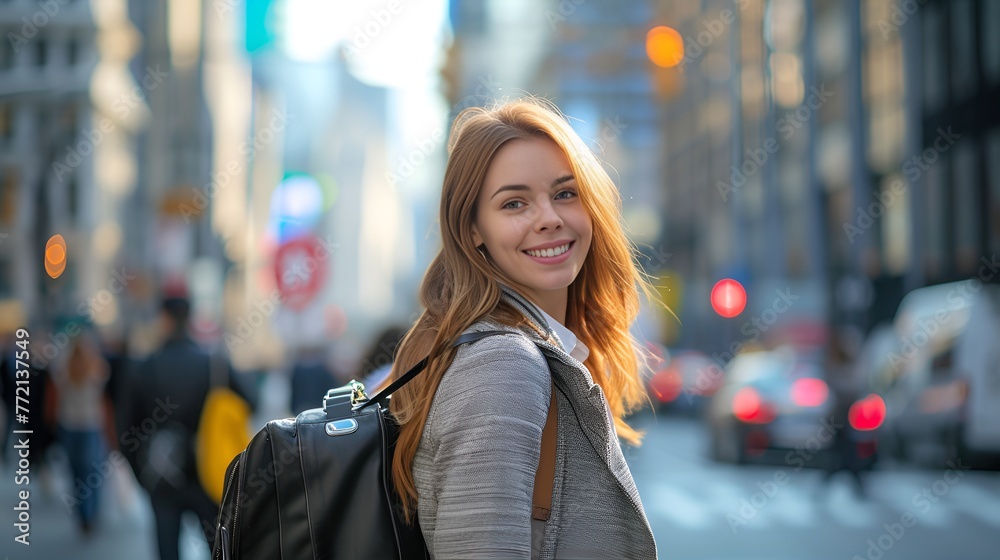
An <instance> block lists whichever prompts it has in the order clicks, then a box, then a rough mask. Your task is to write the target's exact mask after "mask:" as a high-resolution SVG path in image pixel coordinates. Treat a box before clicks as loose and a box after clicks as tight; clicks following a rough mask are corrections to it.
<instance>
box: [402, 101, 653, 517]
mask: <svg viewBox="0 0 1000 560" xmlns="http://www.w3.org/2000/svg"><path fill="white" fill-rule="evenodd" d="M533 137H543V138H549V139H551V140H552V141H553V142H555V143H556V145H558V146H559V148H560V149H562V151H563V152H564V153H565V154H566V157H567V159H568V161H569V164H570V167H571V170H572V172H573V175H574V177H576V182H577V184H578V186H579V195H580V201H581V203H582V204H583V205H584V208H586V210H587V212H588V213H589V215H590V217H591V220H592V222H593V229H594V233H593V241H592V242H591V247H590V252H589V254H588V255H587V258H586V260H585V261H584V264H583V267H582V269H581V271H580V274H579V275H578V276H577V278H576V280H574V282H573V283H572V284H571V285H570V287H569V291H568V299H569V301H568V304H567V310H566V327H567V328H569V329H570V330H572V331H573V332H574V333H575V334H576V335H577V336H578V338H579V339H580V340H581V341H583V343H584V344H586V345H587V347H588V348H589V349H590V357H589V358H588V359H587V361H586V363H585V365H586V366H587V368H588V369H589V370H590V371H591V372H592V373H593V377H594V381H595V382H596V383H597V384H599V385H600V386H601V388H602V389H603V390H604V394H605V395H606V396H607V399H608V404H609V405H610V407H611V413H612V415H613V416H614V418H615V425H616V428H617V431H618V435H619V436H620V437H622V438H624V439H625V440H626V441H628V442H630V443H632V444H638V443H639V441H640V439H641V434H640V433H639V432H637V431H636V430H634V429H632V428H631V427H630V426H629V425H628V424H626V423H625V421H624V420H623V418H624V416H625V415H626V414H628V413H629V412H631V411H633V410H635V409H637V408H639V407H640V406H641V405H642V404H643V403H644V402H646V393H645V390H644V386H643V380H642V378H641V375H640V373H639V367H638V365H639V364H638V357H637V354H636V347H635V344H634V343H633V340H632V337H631V336H630V334H629V330H628V329H629V326H630V325H631V324H632V322H633V321H634V320H635V318H636V316H637V315H638V313H639V294H638V290H640V289H641V290H642V291H643V292H645V293H646V294H647V295H648V294H650V293H651V291H650V289H649V284H648V282H647V280H646V278H645V276H644V275H643V273H642V272H641V271H640V269H639V267H638V265H637V264H636V262H635V255H636V252H635V250H634V248H633V246H632V245H631V243H630V242H629V240H628V238H627V237H626V235H625V233H624V231H623V229H622V226H621V222H620V220H621V211H620V205H621V198H620V196H619V194H618V190H617V188H616V187H615V185H614V182H613V181H612V180H611V178H610V177H609V176H608V174H607V172H606V171H605V170H604V168H603V167H602V166H601V164H600V162H599V161H598V160H597V158H596V157H595V156H594V154H593V152H592V151H591V150H590V149H589V148H588V147H587V146H586V144H584V143H583V141H582V140H581V139H580V137H579V136H577V134H576V133H575V132H574V131H573V129H572V128H571V127H570V126H569V123H567V122H566V120H565V119H564V118H563V117H562V115H561V114H560V113H559V112H558V109H556V108H555V107H554V106H551V105H549V104H547V103H545V102H544V101H540V100H537V99H524V100H518V101H513V102H508V103H504V104H500V105H497V106H495V107H493V108H490V109H485V108H480V107H474V108H469V109H466V110H464V111H462V113H460V114H459V115H458V117H457V118H456V119H455V123H454V125H453V126H452V130H451V135H450V137H449V146H448V148H449V150H448V151H449V158H448V165H447V167H446V169H445V174H444V185H443V188H442V192H441V209H440V226H441V240H442V246H441V250H440V252H439V253H438V254H437V256H436V257H435V258H434V260H433V262H431V265H430V267H429V268H428V269H427V272H426V274H425V275H424V279H423V282H422V284H421V286H420V303H421V305H422V306H423V308H424V311H423V313H422V314H421V315H420V318H419V319H418V320H417V322H416V323H415V325H414V326H413V328H412V329H411V330H410V332H409V333H408V334H407V335H406V338H404V339H403V342H402V343H401V345H400V348H399V353H398V355H397V357H396V361H395V364H394V366H393V371H392V375H391V377H390V379H391V380H395V379H397V378H398V377H399V376H400V375H402V374H403V373H405V372H406V371H407V370H408V369H409V368H410V367H412V366H413V365H414V364H416V363H417V362H418V361H420V360H421V359H422V358H424V357H425V356H430V360H428V367H427V369H426V370H425V371H424V372H423V373H422V374H420V376H418V377H417V378H415V379H414V380H413V381H411V382H410V383H408V384H407V385H405V386H404V387H403V388H402V389H400V390H398V391H397V392H396V393H394V394H393V396H392V399H391V402H392V404H391V410H392V413H393V415H394V416H395V418H396V421H397V422H398V423H399V424H400V432H399V439H398V440H397V442H396V449H395V454H394V457H393V464H392V475H393V481H394V483H395V485H396V490H397V491H398V493H399V494H400V496H401V498H402V500H403V509H404V512H405V514H406V517H407V519H409V517H410V516H411V513H412V511H413V510H414V508H415V505H416V501H417V490H416V486H415V484H414V481H413V475H412V471H411V468H412V465H413V458H414V456H415V454H416V452H417V447H418V445H419V443H420V438H421V435H422V433H423V427H424V423H425V422H426V421H427V415H428V413H429V412H430V407H431V404H432V402H433V399H434V395H435V393H436V392H437V388H438V385H439V384H440V382H441V379H442V377H444V374H445V372H446V371H447V369H448V367H449V366H450V365H451V362H452V360H453V358H454V355H455V350H454V349H453V348H451V344H452V343H453V342H454V340H455V339H456V338H457V337H458V336H459V335H460V334H462V332H464V331H465V330H466V329H468V328H469V326H471V325H472V324H473V323H475V322H476V321H478V320H480V319H483V318H489V319H492V320H494V321H497V322H499V323H501V324H506V325H512V326H519V325H526V324H529V323H528V321H527V319H526V318H525V317H523V315H521V314H520V313H519V312H518V311H516V310H515V309H513V308H512V307H511V306H509V305H507V304H506V303H504V302H503V301H502V300H501V297H500V296H501V288H500V285H501V283H504V284H507V285H514V282H513V281H512V280H511V279H510V278H508V277H506V275H504V274H503V273H502V272H501V271H500V270H499V269H498V268H496V267H494V266H492V265H491V264H490V263H489V262H488V261H487V260H486V259H484V258H482V256H481V255H480V254H479V253H478V251H477V249H476V247H475V245H474V244H473V240H472V239H473V237H472V225H473V223H474V222H475V220H476V200H477V197H478V195H479V191H480V189H481V188H482V185H483V182H484V180H485V177H486V172H487V170H488V169H489V166H490V164H491V163H492V161H493V157H494V156H495V154H496V153H497V150H499V149H500V147H501V146H502V145H504V144H505V143H506V142H508V141H510V140H514V139H527V138H533Z"/></svg>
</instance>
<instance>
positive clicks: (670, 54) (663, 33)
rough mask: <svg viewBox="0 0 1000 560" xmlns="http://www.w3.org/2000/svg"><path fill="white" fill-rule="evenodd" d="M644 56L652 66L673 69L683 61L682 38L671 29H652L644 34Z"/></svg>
mask: <svg viewBox="0 0 1000 560" xmlns="http://www.w3.org/2000/svg"><path fill="white" fill-rule="evenodd" d="M646 54H647V55H649V60H651V61H653V64H655V65H657V66H659V67H661V68H673V67H674V66H677V65H678V64H680V63H681V61H682V60H684V38H683V37H681V34H680V33H678V32H677V30H676V29H673V28H671V27H667V26H665V25H659V26H657V27H654V28H652V29H650V30H649V33H647V34H646Z"/></svg>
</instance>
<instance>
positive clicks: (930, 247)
mask: <svg viewBox="0 0 1000 560" xmlns="http://www.w3.org/2000/svg"><path fill="white" fill-rule="evenodd" d="M944 158H945V155H943V156H942V160H941V161H940V162H938V163H937V164H936V165H931V166H929V167H928V168H927V171H926V172H925V173H924V192H925V193H926V196H927V199H926V200H927V203H926V204H925V205H924V208H925V209H926V212H927V215H926V221H925V222H924V247H925V249H926V255H927V273H928V276H929V277H930V278H931V279H934V278H935V277H937V276H939V275H940V274H941V273H942V272H944V270H943V266H944V254H945V247H944V245H945V232H944V218H945V217H944V209H945V204H944V196H943V195H944V193H943V187H942V183H943V181H942V178H943V177H942V175H943V173H942V169H941V168H942V167H944V165H945V164H944Z"/></svg>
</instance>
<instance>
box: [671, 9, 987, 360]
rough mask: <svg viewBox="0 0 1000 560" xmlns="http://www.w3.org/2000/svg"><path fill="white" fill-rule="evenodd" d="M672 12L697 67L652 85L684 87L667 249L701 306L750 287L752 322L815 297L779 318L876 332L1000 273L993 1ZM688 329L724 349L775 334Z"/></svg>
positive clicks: (711, 324)
mask: <svg viewBox="0 0 1000 560" xmlns="http://www.w3.org/2000/svg"><path fill="white" fill-rule="evenodd" d="M656 6H657V15H658V19H657V23H661V24H665V25H670V26H672V27H674V28H676V29H677V30H679V31H680V33H681V35H682V36H683V37H684V38H685V40H684V42H685V58H684V60H683V62H682V63H681V64H680V65H678V66H677V67H675V68H667V69H661V68H655V69H654V70H653V71H654V72H656V73H659V74H661V75H662V76H661V78H660V79H661V80H663V81H664V83H666V84H668V87H665V88H664V89H663V90H662V91H661V93H662V96H661V101H662V103H663V112H664V123H663V125H664V126H663V133H664V137H665V146H666V148H665V153H664V158H663V159H664V162H665V163H664V165H665V181H664V188H665V190H666V193H667V194H666V196H667V200H666V204H665V207H664V216H665V219H666V229H665V234H664V239H665V243H666V244H667V246H669V247H671V248H672V250H673V251H674V252H675V253H678V254H686V255H688V256H687V257H685V258H684V259H678V260H677V263H678V265H679V267H680V269H681V275H682V277H684V278H691V279H694V280H695V282H693V283H692V282H688V284H689V285H691V286H692V287H695V288H696V289H699V290H700V291H701V292H702V293H701V294H699V295H694V294H692V295H694V296H695V297H697V298H699V299H703V300H704V301H707V297H708V295H707V289H706V288H707V287H708V286H710V285H711V284H712V283H714V282H715V281H716V280H718V279H720V278H722V277H726V276H734V277H736V278H737V279H739V280H740V281H741V282H744V285H746V286H747V288H748V294H749V303H748V307H747V311H746V312H744V313H745V314H744V316H745V315H746V314H750V316H751V317H752V318H761V317H763V316H764V315H762V313H766V311H767V309H768V306H769V304H771V303H772V301H774V300H775V290H779V291H780V290H782V289H787V290H789V292H788V293H791V294H795V295H797V296H801V298H799V299H796V300H795V302H794V303H793V304H791V305H790V306H788V307H789V311H788V312H787V313H785V316H784V317H780V318H779V319H780V321H788V320H789V319H791V318H792V317H794V316H796V315H798V314H802V315H803V317H804V318H807V319H809V320H811V321H815V320H818V321H820V322H822V323H825V324H827V325H828V326H830V327H832V328H845V327H847V328H853V329H856V330H858V331H862V332H864V331H867V330H868V329H870V328H871V327H872V326H874V325H875V324H876V323H878V322H880V321H884V320H888V319H890V318H891V317H892V315H893V313H894V312H895V309H896V307H897V305H898V303H899V301H900V300H901V298H902V296H903V295H904V294H905V293H906V292H907V291H909V290H911V289H913V288H916V287H919V286H923V285H927V284H935V283H940V282H945V281H949V280H955V279H960V278H968V277H970V276H971V277H974V276H976V275H977V274H980V272H979V271H980V269H981V267H983V265H984V263H986V262H990V263H995V262H996V261H995V255H996V254H997V251H998V250H1000V246H998V245H997V241H998V239H997V231H998V225H997V224H998V223H1000V221H998V219H997V217H998V213H1000V197H998V195H997V192H998V187H997V184H998V183H997V179H996V177H997V171H996V167H997V166H996V164H995V163H993V162H995V161H997V158H996V155H995V154H996V153H997V152H996V150H997V148H996V142H997V141H996V136H997V134H996V126H997V125H996V112H997V110H996V108H995V107H990V106H988V105H990V102H989V101H988V100H989V99H996V94H997V89H996V88H997V73H996V64H997V62H996V58H997V56H998V54H997V53H998V52H1000V49H998V48H997V45H996V39H995V38H994V37H993V35H994V34H992V33H991V32H990V31H989V30H990V29H992V27H990V26H991V25H992V26H995V25H997V23H998V21H997V19H996V18H997V17H998V16H997V12H998V10H997V6H996V5H995V4H994V3H992V2H988V1H976V0H963V1H957V2H934V1H928V2H915V1H911V2H906V1H903V2H882V1H878V0H848V1H843V2H841V1H832V0H831V1H816V2H805V1H801V0H769V1H767V2H764V1H761V2H756V1H740V2H731V1H728V0H719V1H716V2H712V1H708V2H701V3H700V4H693V3H688V2H679V1H677V2H675V1H661V2H657V3H656ZM949 127H950V128H949ZM991 256H992V260H991ZM983 259H985V260H983ZM992 266H994V267H995V264H993V265H992ZM986 272H987V275H989V276H990V278H992V281H994V282H996V281H997V277H996V276H994V275H992V274H989V270H988V269H987V270H986ZM990 278H986V277H985V276H983V277H982V279H983V280H984V281H986V280H989V279H990ZM703 307H704V306H703ZM742 318H743V317H740V318H739V319H742ZM682 319H683V320H685V327H686V330H687V332H686V333H685V335H684V336H685V338H686V339H687V340H689V341H692V343H694V344H697V345H699V346H702V347H708V348H711V347H712V346H715V347H716V348H718V347H719V346H722V345H728V344H729V343H730V342H732V341H733V340H734V339H735V340H737V341H739V340H741V339H745V338H746V335H747V333H748V332H751V333H759V331H760V330H761V329H760V328H757V327H754V328H750V329H747V330H744V329H740V331H741V332H740V333H737V332H734V329H733V328H732V326H729V325H726V324H725V323H724V322H723V320H721V319H719V318H715V317H712V316H711V315H709V314H707V313H703V314H702V315H701V316H700V317H698V316H696V317H692V316H689V315H688V316H682ZM739 319H737V320H739ZM793 322H794V321H793ZM755 324H756V323H755ZM743 326H744V327H745V326H746V324H744V325H743ZM765 326H767V325H766V323H765ZM758 327H759V325H758ZM720 328H721V329H722V330H718V329H720ZM726 329H728V331H727V330H726ZM716 332H726V333H727V336H726V337H725V338H726V340H725V341H721V340H718V338H719V337H717V336H716V335H715V334H714V333H716Z"/></svg>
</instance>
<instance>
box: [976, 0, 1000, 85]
mask: <svg viewBox="0 0 1000 560" xmlns="http://www.w3.org/2000/svg"><path fill="white" fill-rule="evenodd" d="M979 13H980V14H981V16H982V17H980V18H979V40H980V42H981V43H982V44H981V45H980V48H979V52H980V53H981V54H982V57H983V73H984V74H985V75H986V80H987V81H988V82H990V83H991V84H997V83H1000V33H997V32H996V30H997V28H1000V2H996V0H981V1H980V3H979Z"/></svg>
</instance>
